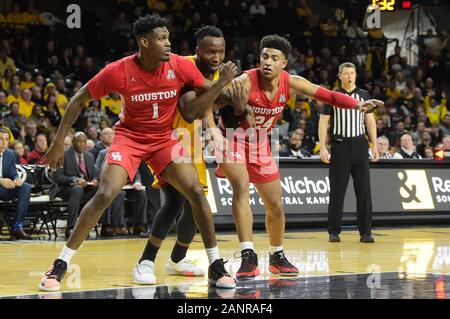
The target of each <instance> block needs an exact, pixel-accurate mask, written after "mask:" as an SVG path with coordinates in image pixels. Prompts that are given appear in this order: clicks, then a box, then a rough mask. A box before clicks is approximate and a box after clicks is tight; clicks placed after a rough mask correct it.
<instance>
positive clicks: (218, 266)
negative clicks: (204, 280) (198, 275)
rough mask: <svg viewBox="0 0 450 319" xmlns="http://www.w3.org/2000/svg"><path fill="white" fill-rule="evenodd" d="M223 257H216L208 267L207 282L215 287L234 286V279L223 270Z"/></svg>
mask: <svg viewBox="0 0 450 319" xmlns="http://www.w3.org/2000/svg"><path fill="white" fill-rule="evenodd" d="M225 263H226V262H224V261H223V259H222V258H221V259H216V260H215V261H214V262H213V263H212V264H211V265H209V269H208V283H209V284H210V285H212V286H215V287H217V288H236V280H235V279H234V278H233V277H231V276H230V274H229V273H228V272H227V271H226V270H225V266H224V265H225Z"/></svg>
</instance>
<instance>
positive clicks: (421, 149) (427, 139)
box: [417, 131, 434, 157]
mask: <svg viewBox="0 0 450 319" xmlns="http://www.w3.org/2000/svg"><path fill="white" fill-rule="evenodd" d="M427 146H430V147H431V148H433V146H434V144H433V141H432V139H431V134H430V133H429V132H426V131H425V132H423V133H422V143H420V144H419V145H417V153H419V155H420V156H422V157H425V148H426V147H427Z"/></svg>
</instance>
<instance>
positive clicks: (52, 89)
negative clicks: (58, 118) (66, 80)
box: [44, 82, 69, 115]
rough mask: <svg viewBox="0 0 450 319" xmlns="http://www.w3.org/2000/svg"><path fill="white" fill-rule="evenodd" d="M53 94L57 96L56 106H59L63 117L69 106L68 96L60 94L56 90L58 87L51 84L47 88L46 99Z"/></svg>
mask: <svg viewBox="0 0 450 319" xmlns="http://www.w3.org/2000/svg"><path fill="white" fill-rule="evenodd" d="M52 93H53V94H55V95H56V105H57V106H58V109H59V113H60V114H61V115H64V113H65V112H66V107H67V104H69V100H68V98H67V96H65V95H64V94H62V93H60V92H58V90H57V89H56V85H55V84H54V83H52V82H50V83H48V84H47V86H46V87H45V94H44V99H45V100H47V99H48V96H49V95H50V94H52Z"/></svg>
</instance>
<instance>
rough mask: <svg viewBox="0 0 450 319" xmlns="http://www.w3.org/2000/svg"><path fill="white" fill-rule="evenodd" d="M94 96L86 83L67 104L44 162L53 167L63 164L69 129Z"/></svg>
mask: <svg viewBox="0 0 450 319" xmlns="http://www.w3.org/2000/svg"><path fill="white" fill-rule="evenodd" d="M92 99H93V98H92V96H91V94H90V93H89V90H88V88H87V84H85V85H84V86H83V87H82V88H81V89H80V90H79V91H78V92H77V93H76V94H75V95H74V96H73V97H72V99H71V100H70V102H69V104H68V105H67V109H66V112H65V113H64V116H63V118H62V121H61V123H60V124H59V127H58V132H57V133H56V137H55V139H54V141H53V143H52V144H51V145H50V148H49V149H48V151H47V152H46V153H45V155H44V159H43V162H44V163H45V164H48V165H50V167H52V168H56V167H57V166H58V164H63V163H62V161H63V159H64V138H65V137H66V135H67V133H68V132H69V129H70V128H71V127H72V125H73V123H74V122H75V120H76V119H77V118H78V116H79V115H80V113H81V110H82V109H83V107H84V105H86V103H88V102H89V101H90V100H92Z"/></svg>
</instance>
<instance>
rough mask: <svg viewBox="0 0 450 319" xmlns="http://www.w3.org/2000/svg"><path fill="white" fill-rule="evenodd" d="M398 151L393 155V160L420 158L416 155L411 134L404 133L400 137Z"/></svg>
mask: <svg viewBox="0 0 450 319" xmlns="http://www.w3.org/2000/svg"><path fill="white" fill-rule="evenodd" d="M400 147H401V148H400V150H399V151H398V152H396V153H395V154H394V156H393V157H392V158H394V159H404V158H415V159H421V158H422V156H420V155H419V154H417V152H416V150H415V145H414V142H413V140H412V137H411V134H409V133H404V134H403V135H402V136H401V137H400Z"/></svg>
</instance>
